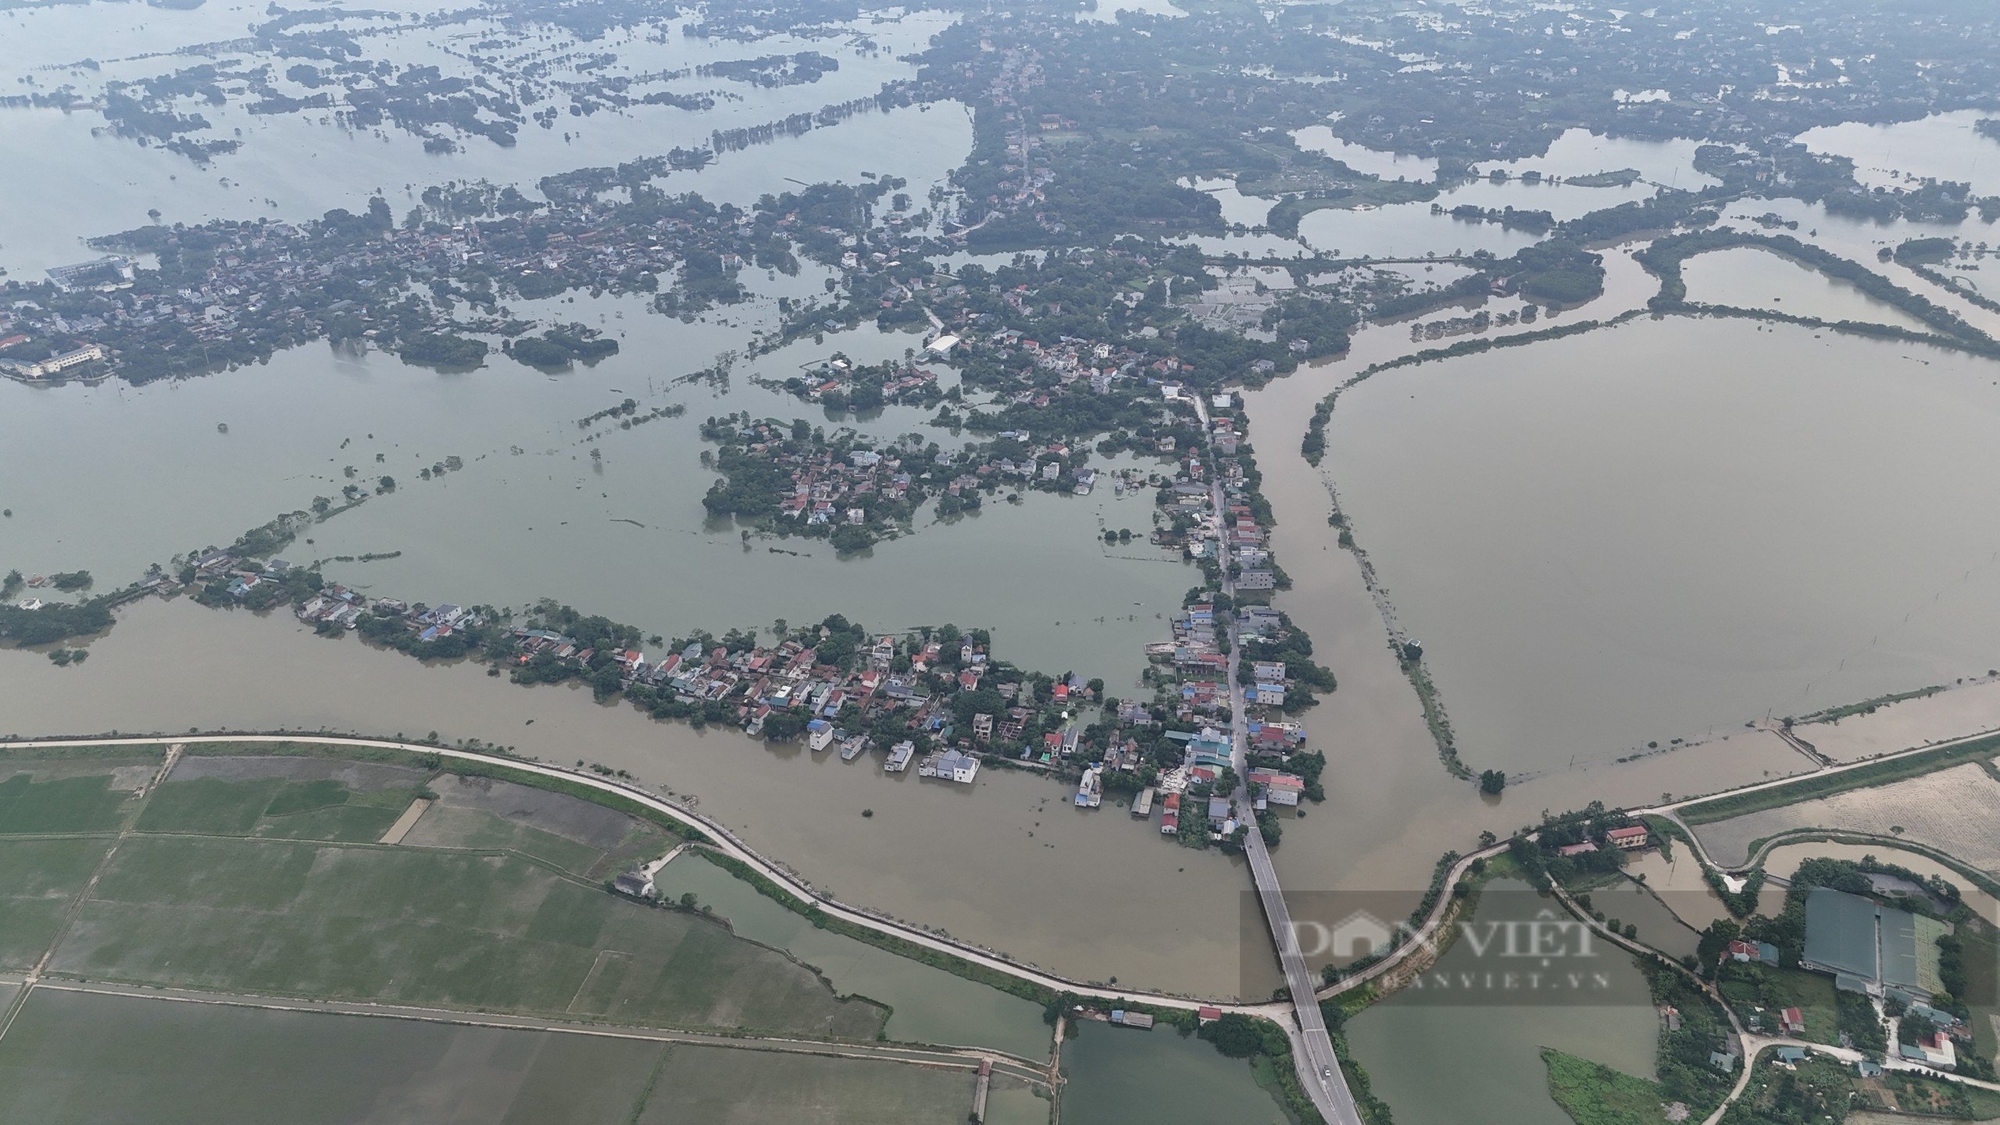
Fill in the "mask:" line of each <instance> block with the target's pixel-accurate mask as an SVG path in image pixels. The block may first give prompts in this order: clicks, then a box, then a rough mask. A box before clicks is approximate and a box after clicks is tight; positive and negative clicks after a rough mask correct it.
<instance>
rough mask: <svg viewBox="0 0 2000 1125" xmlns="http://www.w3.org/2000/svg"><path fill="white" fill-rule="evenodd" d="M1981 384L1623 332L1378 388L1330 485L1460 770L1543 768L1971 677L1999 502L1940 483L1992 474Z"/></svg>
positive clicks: (1962, 368)
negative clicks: (1496, 420)
mask: <svg viewBox="0 0 2000 1125" xmlns="http://www.w3.org/2000/svg"><path fill="white" fill-rule="evenodd" d="M1614 354H1615V355H1616V356H1617V357H1619V358H1617V359H1615V360H1614V359H1613V356H1614ZM1716 356H1728V357H1729V359H1728V360H1727V361H1726V362H1716V361H1715V359H1714V357H1716ZM1634 357H1637V358H1636V359H1635V358H1634ZM1991 376H1992V363H1991V361H1987V360H1981V359H1975V358H1971V357H1966V356H1962V355H1957V354H1953V353H1949V352H1943V351H1937V350H1932V349H1923V348H1914V347H1911V346H1908V345H1899V344H1878V343H1867V342H1860V341H1855V340H1851V339H1847V338H1842V337H1838V336H1834V335H1831V334H1815V333H1813V332H1810V331H1807V330H1803V329H1797V328H1789V327H1776V328H1767V327H1763V326H1758V325H1754V324H1743V323H1720V322H1698V321H1697V322H1688V321H1683V320H1669V321H1661V322H1657V323H1635V324H1630V325H1627V326H1624V327H1620V328H1617V329H1614V330H1608V331H1604V332H1600V333H1595V334H1589V335H1584V336H1579V337H1573V338H1570V339H1566V340H1561V341H1557V342H1552V343H1548V344H1544V345H1541V346H1538V347H1536V348H1534V349H1532V350H1528V351H1517V352H1513V353H1493V354H1491V355H1489V356H1483V357H1478V358H1468V359H1459V360H1449V361H1445V362H1442V363H1438V364H1432V365H1426V366H1421V367H1415V368H1409V369H1405V370H1401V371H1397V372H1392V373H1389V374H1387V375H1384V376H1378V377H1377V378H1375V379H1372V380H1370V381H1368V382H1367V383H1364V384H1361V385H1359V386H1357V387H1355V388H1354V389H1353V390H1351V391H1350V392H1348V393H1347V394H1346V395H1343V396H1342V398H1341V400H1340V405H1339V407H1338V409H1336V410H1335V412H1334V415H1333V424H1332V426H1331V429H1330V432H1329V439H1328V450H1329V452H1328V462H1327V463H1328V465H1329V466H1330V473H1331V475H1332V477H1333V479H1334V480H1335V481H1336V482H1338V485H1339V488H1340V495H1341V501H1342V507H1343V510H1344V511H1345V512H1346V513H1347V514H1348V516H1349V517H1350V518H1351V520H1352V522H1353V527H1354V534H1355V537H1356V538H1357V540H1359V541H1360V542H1361V543H1362V544H1363V545H1364V546H1365V547H1366V548H1367V549H1368V551H1369V554H1370V556H1371V557H1372V558H1373V560H1374V562H1375V565H1376V567H1377V570H1378V573H1379V574H1380V575H1381V577H1382V581H1383V583H1384V585H1385V586H1386V587H1387V593H1388V596H1389V598H1390V599H1391V600H1392V601H1393V602H1394V603H1395V606H1396V609H1397V612H1398V614H1399V617H1400V619H1401V623H1402V625H1403V627H1404V628H1405V629H1406V630H1407V631H1408V633H1409V635H1411V636H1414V637H1418V638H1420V639H1421V640H1422V641H1423V642H1424V646H1425V658H1424V662H1425V664H1426V666H1427V667H1428V669H1429V671H1430V674H1431V676H1432V678H1433V679H1434V681H1435V682H1436V683H1437V684H1438V685H1439V688H1440V690H1441V691H1442V693H1443V694H1444V697H1445V699H1446V701H1447V703H1448V706H1449V709H1450V713H1451V719H1452V722H1453V725H1454V727H1455V728H1456V729H1457V731H1458V734H1459V737H1460V740H1461V744H1462V751H1461V752H1462V753H1464V754H1465V756H1466V757H1467V758H1468V759H1469V760H1472V761H1475V762H1477V763H1479V764H1482V765H1486V764H1490V765H1493V766H1498V767H1500V768H1505V769H1508V770H1537V769H1548V768H1552V767H1557V766H1560V765H1562V764H1563V763H1565V762H1566V761H1568V760H1569V759H1570V758H1571V757H1572V756H1576V757H1589V756H1603V755H1612V754H1629V753H1632V752H1634V751H1636V750H1642V749H1645V748H1647V746H1648V744H1649V743H1654V744H1659V745H1665V744H1667V743H1669V742H1670V740H1672V739H1675V738H1682V739H1692V738H1698V737H1706V736H1709V735H1712V734H1715V733H1719V732H1720V729H1721V728H1726V727H1727V726H1729V725H1734V724H1737V723H1740V722H1742V721H1743V720H1746V719H1750V718H1761V717H1763V716H1764V715H1765V714H1767V713H1769V714H1775V715H1780V716H1782V715H1789V714H1804V713H1806V712H1809V711H1812V710H1815V709H1817V708H1820V707H1825V706H1830V705H1833V704H1835V703H1837V702H1842V701H1846V700H1850V699H1857V698H1866V697H1869V696H1872V695H1878V694H1881V693H1883V692H1885V691H1890V690H1901V689H1904V688H1907V687H1913V686H1922V685H1924V684H1929V683H1935V682H1939V681H1941V680H1943V681H1949V680H1950V679H1952V678H1954V677H1958V676H1964V675H1968V674H1977V673H1981V672H1984V671H1985V668H1986V666H1987V665H1988V664H1990V662H1991V650H1990V647H1989V646H1988V645H1987V643H1986V640H1985V638H1986V637H1987V636H1988V635H1989V633H1990V627H1991V625H1992V624H1994V622H1992V621H1990V620H1989V616H1990V615H1989V614H1988V613H1987V609H1988V607H1990V606H1992V605H1995V604H2000V601H1996V599H1995V598H1994V597H1992V590H1991V585H1992V583H1993V582H1994V581H1996V580H2000V570H1995V569H1994V566H1993V560H1994V558H1995V557H1996V556H1995V551H1996V550H2000V541H1994V540H1992V539H1991V537H1990V536H1987V535H1985V533H1983V532H1982V531H1980V530H1979V526H1978V523H1977V521H1967V520H1965V519H1963V518H1962V514H1963V513H1964V512H1967V511H1973V510H1978V509H1980V508H1982V507H1983V506H1985V505H1987V504H1990V503H1991V502H1992V500H1993V497H1991V496H1989V495H1987V494H1986V488H1985V486H1984V485H1983V484H1980V483H1978V474H1973V475H1966V474H1961V473H1959V472H1957V471H1956V469H1955V468H1952V467H1947V463H1949V465H1950V466H1953V467H1963V465H1964V464H1966V459H1967V458H1970V459H1973V460H1975V461H1976V460H1977V459H1978V458H1979V457H1980V456H1981V455H1982V454H1981V452H1980V451H1981V449H1982V448H1983V447H1984V442H1983V441H1982V440H1981V439H1980V438H1979V437H1978V436H1977V435H1978V433H1979V431H1980V426H1981V423H1980V419H1983V418H1986V417H1989V416H1990V415H1991V414H1992V412H1993V411H1995V410H2000V398H1995V397H1994V391H1993V388H1992V387H1991V386H1990V384H1991V382H1992V378H1991ZM1496 416H1506V417H1508V418H1510V419H1512V420H1513V421H1512V423H1511V424H1510V426H1508V427H1507V428H1505V429H1498V428H1495V427H1493V426H1491V425H1490V424H1489V423H1490V420H1491V419H1492V418H1493V417H1496ZM1413 454H1414V455H1413ZM1746 482H1747V483H1748V485H1749V486H1748V487H1746ZM1857 504H1858V505H1861V506H1862V507H1865V508H1866V509H1868V510H1869V511H1871V512H1873V513H1875V516H1874V518H1873V519H1872V520H1871V526H1870V530H1869V532H1868V533H1867V534H1866V535H1862V536H1856V535H1853V534H1851V523H1850V521H1849V516H1850V514H1851V513H1852V511H1853V510H1854V508H1855V506H1856V505H1857ZM1468 545H1470V547H1469V549H1468ZM1503 648H1504V649H1505V650H1506V651H1505V655H1504V656H1503V655H1502V652H1501V650H1502V649H1503Z"/></svg>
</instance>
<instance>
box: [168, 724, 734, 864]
mask: <svg viewBox="0 0 2000 1125" xmlns="http://www.w3.org/2000/svg"><path fill="white" fill-rule="evenodd" d="M481 752H482V753H497V751H491V750H488V751H481ZM187 753H188V754H190V755H197V756H201V757H219V756H222V755H295V756H298V757H305V758H343V759H346V760H349V761H360V762H381V763H383V764H385V765H399V766H409V767H412V768H415V769H423V770H442V771H443V772H445V773H451V774H457V775H458V776H460V777H489V778H492V779H493V780H495V781H507V782H512V783H513V784H515V785H526V786H529V787H531V788H534V789H545V790H547V791H549V792H551V793H561V794H562V795H564V796H566V797H575V798H576V799H578V800H580V801H589V802H590V803H591V804H594V805H603V806H604V807H605V808H608V809H616V810H618V811H619V812H622V813H625V814H626V815H628V816H631V817H635V818H637V819H639V820H643V821H645V822H646V823H648V824H651V825H654V826H656V827H658V828H661V829H663V830H664V831H666V832H667V833H668V834H669V835H672V836H677V837H679V838H681V839H683V840H706V839H708V835H707V833H705V832H703V831H702V830H701V829H699V828H696V827H693V826H691V825H689V824H687V823H685V822H683V821H681V820H679V819H677V818H675V817H673V816H669V815H668V814H666V813H663V812H660V811H659V810H658V809H655V808H653V807H652V806H650V805H647V804H644V803H642V802H640V801H637V800H634V799H633V798H631V797H628V796H626V795H624V794H622V793H611V792H606V791H605V790H602V789H599V788H597V787H595V786H593V785H588V784H585V783H584V782H582V781H571V780H570V779H568V778H562V777H549V776H546V775H544V774H539V773H535V772H533V771H530V770H524V769H516V768H515V767H513V766H509V765H506V764H504V763H502V762H498V761H471V760H468V759H465V758H453V757H446V756H445V755H443V754H431V753H425V752H422V751H412V750H398V749H395V748H393V747H388V746H350V745H345V744H341V743H326V742H196V743H191V744H189V746H188V748H187Z"/></svg>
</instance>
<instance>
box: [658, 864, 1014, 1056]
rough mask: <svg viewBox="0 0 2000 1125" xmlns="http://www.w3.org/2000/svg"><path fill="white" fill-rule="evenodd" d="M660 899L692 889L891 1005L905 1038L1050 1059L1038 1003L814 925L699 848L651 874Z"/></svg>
mask: <svg viewBox="0 0 2000 1125" xmlns="http://www.w3.org/2000/svg"><path fill="white" fill-rule="evenodd" d="M653 882H654V884H655V885H656V886H657V887H658V888H659V892H660V897H661V898H662V899H670V900H679V899H680V897H681V896H682V895H683V894H692V895H694V896H695V898H696V900H697V901H699V902H700V904H701V905H702V906H703V907H706V908H710V909H712V910H714V912H715V914H716V915H717V916H718V917H720V918H724V919H727V920H728V922H729V926H730V929H732V930H733V931H735V933H736V935H737V936H738V937H745V938H749V939H750V940H751V941H756V942H762V943H763V944H765V945H770V946H776V947H777V948H779V949H783V950H786V951H787V952H789V953H791V954H792V955H793V956H794V957H797V958H798V959H799V960H801V961H803V962H805V963H806V964H808V965H811V966H813V967H814V968H816V969H818V970H819V971H820V973H821V974H823V975H824V976H825V977H826V978H827V979H828V980H830V981H832V982H833V989H834V991H835V992H836V993H838V994H840V995H842V996H851V995H860V996H866V997H867V998H868V999H870V1000H874V1001H877V1002H879V1003H883V1004H887V1005H889V1007H890V1009H891V1012H890V1016H889V1023H888V1025H887V1026H886V1027H885V1028H884V1029H883V1034H884V1035H886V1036H887V1037H888V1038H890V1039H894V1040H897V1041H899V1042H905V1043H938V1044H947V1045H951V1046H960V1047H991V1048H993V1049H995V1050H1001V1051H1006V1052H1007V1053H1009V1054H1012V1055H1019V1056H1021V1057H1022V1058H1029V1059H1034V1058H1040V1059H1046V1058H1048V1055H1049V1047H1050V1042H1051V1035H1050V1030H1049V1027H1048V1025H1047V1024H1045V1023H1043V1022H1042V1009H1041V1006H1040V1005H1038V1004H1034V1003H1032V1002H1030V1001H1027V1000H1023V999H1021V998H1020V997H1018V996H1010V995H1008V994H1007V993H1005V992H1002V991H1000V990H999V989H997V988H988V987H987V986H985V985H982V984H974V983H973V982H971V981H969V980H966V979H964V978H963V977H956V976H953V975H952V974H950V973H947V972H945V971H944V970H943V969H934V968H932V967H930V966H929V965H924V964H920V963H918V962H915V961H911V960H908V959H906V958H902V957H898V956H896V955H895V954H892V953H886V952H884V951H882V950H880V949H877V948H875V947H874V946H872V945H868V944H866V943H863V942H859V941H856V940H854V939H853V938H850V937H843V936H841V935H839V934H835V933H831V932H828V931H826V930H821V929H815V928H814V927H813V924H812V923H811V922H809V921H807V920H806V919H805V918H804V916H802V915H800V914H798V913H795V912H794V911H791V910H787V909H785V908H784V907H783V906H780V905H778V904H777V903H776V902H773V901H772V900H771V899H769V898H766V897H765V896H764V895H762V894H759V893H758V892H757V890H756V888H754V887H752V886H751V885H750V884H748V883H746V882H744V881H743V880H741V879H738V878H736V877H735V876H734V875H731V874H730V873H729V872H727V871H724V870H723V869H722V868H720V867H717V866H716V865H715V864H713V863H710V862H709V861H708V860H707V859H705V858H704V857H702V856H700V855H697V854H692V853H691V854H687V855H682V856H680V857H677V858H676V859H674V861H673V862H671V863H669V864H667V866H666V867H664V868H662V869H661V870H660V872H659V874H657V875H656V876H654V879H653Z"/></svg>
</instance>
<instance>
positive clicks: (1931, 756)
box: [1680, 735, 2000, 824]
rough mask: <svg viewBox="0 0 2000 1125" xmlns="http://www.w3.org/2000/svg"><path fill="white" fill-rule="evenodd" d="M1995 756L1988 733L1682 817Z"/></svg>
mask: <svg viewBox="0 0 2000 1125" xmlns="http://www.w3.org/2000/svg"><path fill="white" fill-rule="evenodd" d="M1995 752H2000V735H1988V736H1986V737H1984V738H1975V739H1973V740H1972V741H1970V742H1962V743H1959V744H1957V745H1955V746H1941V747H1938V748H1937V749H1934V750H1924V751H1919V752H1918V753H1915V754H1907V755H1904V756H1903V757H1900V758H1892V759H1890V760H1888V761H1883V762H1872V763H1870V764H1868V765H1865V766H1860V767H1857V768H1855V769H1850V770H1843V771H1841V772H1839V773H1835V774H1825V773H1819V774H1808V775H1807V776H1805V777H1802V778H1799V779H1798V780H1797V781H1788V782H1786V783H1784V784H1782V785H1774V786H1772V787H1771V788H1769V789H1759V790H1757V791H1756V792H1753V793H1740V794H1737V795H1735V796H1730V795H1727V794H1725V795H1723V796H1720V797H1711V798H1709V799H1708V800H1705V801H1701V802H1699V803H1697V804H1693V805H1689V806H1686V807H1684V808H1682V809H1681V810H1680V817H1681V819H1682V820H1683V821H1685V822H1687V823H1689V824H1712V823H1714V822H1716V821H1718V820H1727V819H1729V818H1730V817H1733V816H1742V815H1744V814H1745V813H1753V812H1763V811H1764V810H1766V809H1775V808H1782V807H1784V806H1785V805H1794V804H1797V803H1799V802H1800V801H1810V800H1813V799H1815V798H1819V797H1828V796H1831V795H1833V794H1835V793H1845V792H1847V791H1848V790H1850V789H1867V788H1872V787H1874V786H1877V785H1886V784H1888V783H1890V782H1892V781H1901V780H1903V779H1905V778H1910V777H1917V776H1920V775H1922V774H1927V773H1931V772H1933V771H1935V770H1940V769H1944V768H1945V767H1947V766H1954V765H1958V764H1959V763H1961V762H1966V761H1970V760H1973V759H1976V758H1981V757H1990V756H1992V755H1993V754H1994V753H1995Z"/></svg>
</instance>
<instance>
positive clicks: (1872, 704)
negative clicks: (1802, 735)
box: [1792, 684, 1944, 725]
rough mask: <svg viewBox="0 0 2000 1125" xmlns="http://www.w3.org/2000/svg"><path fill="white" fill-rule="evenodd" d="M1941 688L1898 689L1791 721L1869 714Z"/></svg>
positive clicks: (1826, 720)
mask: <svg viewBox="0 0 2000 1125" xmlns="http://www.w3.org/2000/svg"><path fill="white" fill-rule="evenodd" d="M1943 690H1944V685H1943V684H1932V685H1931V686H1930V687H1922V688H1918V689H1917V690H1915V691H1899V692H1895V693H1893V694H1890V695H1878V696H1876V697H1875V698H1873V699H1864V700H1862V701H1861V702H1859V703H1847V704H1843V705H1841V706H1839V707H1829V708H1827V709H1826V710H1824V711H1814V712H1813V713H1812V714H1810V715H1801V716H1799V717H1798V718H1796V719H1793V720H1792V722H1793V724H1794V725H1803V724H1805V723H1837V722H1839V721H1840V720H1842V719H1845V718H1848V717H1850V716H1853V715H1866V714H1869V713H1871V712H1873V711H1874V710H1875V709H1876V708H1878V707H1887V706H1888V705H1889V704H1891V703H1901V702H1903V701H1904V700H1906V699H1922V698H1924V697H1925V696H1927V695H1936V694H1937V693H1938V692H1941V691H1943Z"/></svg>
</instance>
